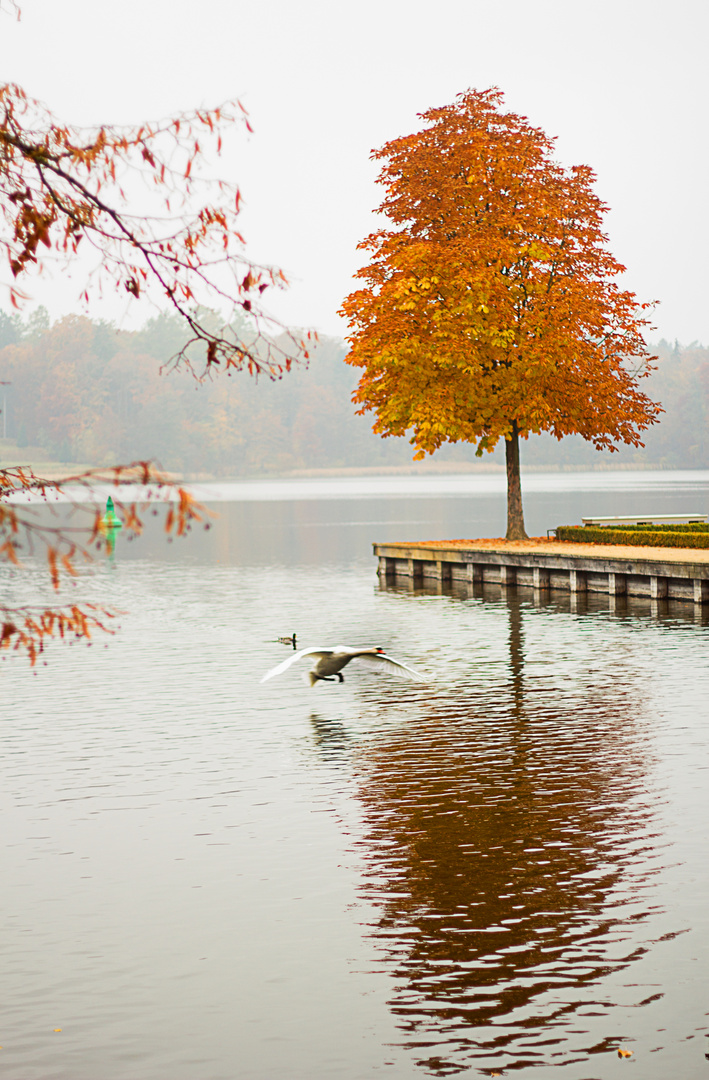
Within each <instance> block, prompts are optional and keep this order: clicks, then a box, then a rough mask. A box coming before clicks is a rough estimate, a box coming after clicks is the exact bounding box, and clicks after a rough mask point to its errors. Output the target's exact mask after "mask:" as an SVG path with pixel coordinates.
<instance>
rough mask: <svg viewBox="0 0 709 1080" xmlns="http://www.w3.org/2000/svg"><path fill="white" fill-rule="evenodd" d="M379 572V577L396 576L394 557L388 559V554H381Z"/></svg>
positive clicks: (388, 577)
mask: <svg viewBox="0 0 709 1080" xmlns="http://www.w3.org/2000/svg"><path fill="white" fill-rule="evenodd" d="M377 573H378V574H379V577H381V578H385V579H391V578H394V577H396V563H395V562H394V560H393V559H387V557H386V555H380V556H379V568H378V569H377Z"/></svg>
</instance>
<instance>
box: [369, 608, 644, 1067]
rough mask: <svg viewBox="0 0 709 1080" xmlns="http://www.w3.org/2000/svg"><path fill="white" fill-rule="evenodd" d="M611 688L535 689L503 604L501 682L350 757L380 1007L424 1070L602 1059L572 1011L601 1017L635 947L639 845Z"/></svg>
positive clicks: (615, 691)
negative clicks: (613, 977) (385, 989)
mask: <svg viewBox="0 0 709 1080" xmlns="http://www.w3.org/2000/svg"><path fill="white" fill-rule="evenodd" d="M622 675H623V672H622V669H621V672H620V675H619V674H616V679H615V681H614V682H613V683H612V684H609V683H608V682H606V683H604V684H603V685H598V686H594V685H591V686H590V687H589V686H584V687H583V688H578V687H577V686H576V685H575V684H573V682H571V681H570V682H569V683H568V684H566V685H564V683H563V682H562V683H561V688H560V687H559V685H556V686H555V687H554V688H553V689H552V688H551V686H550V684H549V683H547V686H546V691H547V692H541V693H539V692H533V691H535V690H536V691H540V690H541V691H544V690H545V687H544V683H543V681H541V684H540V680H537V684H536V685H535V686H533V687H532V686H525V650H524V638H523V625H522V617H521V612H520V609H519V606H518V604H517V602H516V599H511V600H510V634H509V678H508V682H507V685H506V686H505V685H504V683H503V684H500V683H498V684H497V685H496V686H495V687H494V688H493V689H487V690H486V691H485V693H486V697H485V698H484V699H482V700H475V699H474V698H472V697H470V698H467V697H463V696H462V694H461V693H460V691H459V689H457V690H456V693H455V694H450V693H449V694H448V696H441V697H439V698H438V699H436V698H431V699H430V701H429V707H428V715H427V717H426V719H425V721H423V723H422V724H421V726H420V727H419V728H418V729H417V730H408V731H406V732H403V733H402V732H401V731H398V732H397V734H396V736H394V737H393V741H392V739H387V741H386V744H382V745H381V746H380V747H379V748H377V747H370V748H369V749H368V751H367V754H366V756H364V757H363V759H362V774H361V776H360V781H361V790H360V795H361V798H362V801H363V803H364V806H365V812H366V818H367V823H368V826H369V833H368V835H367V837H366V839H365V840H364V841H363V848H364V858H365V862H366V863H367V865H368V874H367V885H366V891H367V894H368V896H369V898H370V899H371V900H372V901H373V902H374V903H375V905H376V906H377V907H379V908H380V910H381V918H380V919H379V921H378V924H377V926H376V928H375V930H374V934H375V936H376V937H377V938H378V939H379V941H380V944H381V947H382V948H383V950H384V951H385V954H386V957H387V970H388V971H389V973H392V972H393V973H394V976H395V979H396V991H395V994H394V997H393V999H392V1000H391V1002H390V1006H391V1008H392V1010H393V1012H394V1014H395V1015H396V1016H397V1017H398V1018H399V1022H400V1025H401V1028H402V1029H403V1031H404V1032H405V1033H406V1045H407V1046H408V1047H410V1048H412V1049H414V1050H415V1051H416V1052H417V1054H418V1058H419V1061H420V1064H421V1065H422V1066H424V1067H426V1068H427V1070H428V1071H429V1072H431V1073H433V1074H435V1075H445V1074H448V1073H456V1072H461V1071H464V1070H466V1069H469V1068H471V1066H474V1065H477V1066H478V1067H480V1068H484V1069H485V1068H486V1069H495V1068H498V1069H499V1068H501V1067H504V1068H506V1069H508V1068H521V1067H524V1066H526V1065H540V1064H542V1063H555V1064H562V1063H563V1064H568V1063H569V1062H570V1061H571V1060H574V1059H575V1057H574V1055H575V1054H578V1055H580V1057H582V1058H584V1059H585V1058H586V1057H587V1055H588V1053H589V1052H593V1051H596V1052H598V1051H600V1050H606V1049H608V1047H609V1043H608V1041H607V1040H604V1041H602V1042H597V1044H596V1045H595V1046H593V1045H589V1036H588V1029H587V1030H586V1032H584V1031H583V1020H582V1018H581V1016H580V1015H579V1012H578V1011H579V1009H580V1008H583V1009H584V1010H586V1011H587V1012H586V1014H587V1015H591V1014H592V1012H593V1011H595V1012H596V1013H597V1014H598V1013H604V1012H607V1010H608V1008H609V1003H608V1002H606V1001H604V1002H602V1003H599V1001H598V998H599V995H600V996H603V992H602V991H600V990H599V989H598V986H597V984H598V981H599V980H600V979H601V978H602V977H603V976H605V975H608V974H609V973H611V972H613V971H617V970H620V969H622V968H623V967H625V966H627V965H628V964H629V963H630V962H631V961H632V960H634V959H637V958H638V957H639V956H641V955H642V954H643V952H644V951H645V949H644V948H643V946H642V945H641V944H639V943H638V942H633V940H632V937H633V929H634V927H635V925H636V924H637V922H638V921H641V920H642V919H643V918H644V917H646V915H647V914H648V913H649V908H648V904H649V900H647V899H645V898H644V897H643V891H644V890H643V882H644V880H645V878H646V877H647V874H648V870H647V858H648V853H649V852H651V848H652V840H651V838H650V832H649V829H650V810H649V809H648V808H647V807H646V806H645V805H643V804H642V803H641V800H639V799H638V798H637V796H638V793H639V790H640V791H642V786H643V781H644V772H645V768H646V766H645V762H644V761H643V759H642V750H640V751H639V750H638V741H639V740H638V738H637V734H636V732H635V730H634V722H633V719H632V718H631V717H629V715H628V705H627V701H624V697H625V692H627V690H628V687H627V686H625V687H623V686H622V685H621V684H620V679H621V678H622ZM479 692H482V691H479ZM643 857H644V859H645V870H644V872H642V871H641V870H640V869H637V868H636V867H637V863H638V862H639V861H641V858H643ZM599 1005H600V1007H599ZM584 1034H585V1035H586V1040H585V1042H584ZM591 1041H592V1040H591Z"/></svg>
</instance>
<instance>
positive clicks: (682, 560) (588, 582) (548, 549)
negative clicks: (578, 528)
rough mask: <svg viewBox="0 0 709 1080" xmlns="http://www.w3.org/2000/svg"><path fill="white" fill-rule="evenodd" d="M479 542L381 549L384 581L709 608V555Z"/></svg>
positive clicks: (376, 548)
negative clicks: (523, 589)
mask: <svg viewBox="0 0 709 1080" xmlns="http://www.w3.org/2000/svg"><path fill="white" fill-rule="evenodd" d="M561 547H562V545H561V544H559V543H551V544H549V543H544V541H540V542H539V543H538V544H535V542H534V541H530V542H528V543H524V542H514V543H511V544H509V545H508V544H506V543H504V542H500V543H498V544H497V545H493V546H490V543H489V542H487V543H484V542H481V543H480V545H479V546H477V545H476V543H475V541H455V542H450V543H449V544H446V543H445V542H442V541H431V542H430V543H427V542H425V541H423V542H422V541H417V542H415V543H399V542H396V543H386V544H379V543H375V544H373V548H374V554H375V556H376V557H377V558H378V559H379V567H378V571H377V572H378V574H379V576H380V577H383V578H385V579H394V578H396V577H399V576H402V577H409V578H411V579H413V581H414V582H415V581H416V579H417V578H418V579H420V580H421V581H422V582H423V580H424V579H433V580H438V581H440V582H442V583H445V582H453V581H466V582H470V583H474V582H480V583H482V582H494V583H496V584H498V585H502V586H506V587H510V586H511V587H516V586H521V587H527V588H532V589H539V590H542V589H564V590H567V591H569V592H571V593H587V592H596V593H606V594H608V595H610V596H644V597H648V598H650V599H652V600H659V599H664V598H667V599H675V600H685V601H688V602H690V603H694V604H709V552H708V551H707V550H705V549H704V550H702V549H699V550H693V549H689V548H681V549H678V548H673V549H666V550H665V549H662V548H651V549H649V548H632V547H627V548H623V549H620V550H619V548H618V547H617V546H614V547H613V548H612V551H609V550H608V548H606V549H605V550H603V548H604V545H598V546H597V550H590V549H593V548H594V545H589V544H564V545H563V550H561V551H560V550H559V548H561Z"/></svg>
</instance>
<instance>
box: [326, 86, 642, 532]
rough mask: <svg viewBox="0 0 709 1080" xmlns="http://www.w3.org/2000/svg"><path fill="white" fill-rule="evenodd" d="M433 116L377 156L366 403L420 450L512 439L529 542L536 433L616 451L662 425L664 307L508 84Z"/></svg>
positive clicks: (355, 323) (363, 358)
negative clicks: (522, 474) (656, 304)
mask: <svg viewBox="0 0 709 1080" xmlns="http://www.w3.org/2000/svg"><path fill="white" fill-rule="evenodd" d="M422 119H423V120H424V121H425V126H424V127H423V129H422V130H421V131H418V132H416V133H414V134H413V135H409V136H406V137H404V138H400V139H395V140H393V141H392V142H389V143H387V144H386V145H385V146H384V147H382V148H381V149H380V150H377V151H375V152H374V153H373V155H372V156H373V157H374V159H375V160H378V161H382V162H384V164H383V167H382V172H381V174H380V177H379V182H380V183H381V184H383V185H384V188H385V191H386V194H385V198H384V202H383V203H382V205H381V206H380V207H379V211H380V213H382V214H384V215H386V216H387V217H388V218H389V221H390V223H391V227H390V228H388V229H381V230H379V231H378V232H375V233H373V234H372V235H370V236H368V237H367V238H366V239H365V240H364V241H362V243H361V244H360V248H361V249H363V250H365V251H367V252H369V253H370V255H371V262H370V264H369V265H368V266H366V267H365V268H363V269H362V270H360V271H359V273H358V275H357V276H358V277H359V278H360V279H362V280H363V282H364V283H365V287H364V288H362V289H360V290H358V291H357V292H354V293H352V295H350V296H349V297H348V298H347V299H346V300H345V302H344V304H343V308H342V313H343V314H344V315H345V316H346V317H347V319H348V320H349V324H350V336H349V339H348V340H349V342H350V345H351V352H350V354H349V356H348V358H347V359H348V362H349V363H350V364H353V365H355V366H358V367H361V368H363V369H364V370H363V374H362V377H361V379H360V382H359V386H358V389H357V391H356V392H355V395H354V400H355V402H357V403H358V404H359V405H360V406H361V409H360V412H365V411H366V410H368V409H371V410H374V411H375V412H376V415H377V420H376V422H375V425H374V430H375V431H376V432H378V433H379V434H381V435H383V436H387V435H403V434H405V433H407V432H409V433H410V435H411V442H412V443H413V445H414V446H415V447H416V451H417V452H416V455H415V457H416V458H422V457H424V456H425V454H426V453H433V452H434V451H435V450H436V449H438V447H440V446H441V445H442V444H443V443H445V442H457V441H466V442H471V443H474V444H477V448H478V453H482V452H483V451H485V450H492V449H493V447H494V446H495V444H496V443H497V442H498V441H499V440H500V439H504V440H505V442H506V446H507V449H508V481H509V485H511V486H512V487H514V485H515V484H516V485H517V496H518V500H519V505H518V507H517V508H514V507H512V506H511V504H510V502H509V501H508V509H509V510H510V511H513V510H515V513H514V514H512V516H514V517H516V520H515V521H513V522H512V524H511V527H509V528H508V537H509V538H512V537H513V536H523V535H524V526H523V521H522V518H521V495H520V494H519V458H518V454H517V455H516V448H517V436H518V435H521V436H522V437H523V438H524V437H526V436H527V435H529V434H530V433H539V432H542V431H548V432H551V433H552V434H553V435H555V436H556V437H557V438H559V439H561V438H562V437H563V436H565V435H569V434H572V433H577V434H580V435H582V436H583V437H584V438H585V439H587V440H589V441H590V442H592V443H593V445H594V446H595V447H596V448H597V449H610V450H613V449H614V443H615V442H618V441H621V442H625V443H630V444H633V445H635V446H637V445H642V444H641V443H640V437H639V432H640V431H642V430H643V429H644V428H646V427H647V426H648V425H649V424H652V423H654V422H655V421H656V418H657V415H658V413H659V412H660V411H661V410H660V408H659V406H658V405H656V404H655V403H654V402H652V401H651V400H650V399H649V398H648V397H647V396H646V395H644V394H642V393H641V392H640V390H639V389H638V380H639V379H641V378H643V377H645V376H646V375H647V374H648V373H649V371H650V370H651V367H650V361H651V360H652V359H654V358H653V357H649V356H648V354H647V349H646V346H645V341H644V338H643V331H644V329H645V327H646V326H647V325H648V322H647V319H646V318H645V317H644V314H643V313H644V312H645V311H646V310H647V308H648V307H649V306H650V305H647V304H640V303H638V301H637V299H636V297H635V295H634V294H633V293H630V292H627V291H624V290H622V289H621V288H620V287H619V285H618V283H617V278H618V276H619V275H620V274H621V273H622V272H623V270H624V267H623V266H621V264H620V263H619V262H618V261H617V260H616V259H615V258H614V257H613V256H612V255H611V254H610V252H609V251H608V250H607V246H606V241H607V238H606V236H605V235H604V233H603V231H602V219H603V215H604V213H605V211H606V209H607V207H606V206H604V204H603V203H602V202H601V201H600V199H599V198H598V197H597V195H596V194H595V193H594V191H593V187H592V185H593V181H594V174H593V172H592V170H591V169H590V168H588V167H587V166H574V167H573V168H571V169H565V168H563V167H562V166H561V165H559V164H558V163H556V162H555V161H554V159H553V142H552V140H550V139H549V138H548V137H547V136H546V135H545V134H544V133H543V132H542V131H541V130H539V129H538V128H534V127H532V126H531V125H530V124H529V122H528V121H527V120H526V119H525V118H524V117H522V116H517V115H515V114H514V113H506V112H503V111H502V94H501V93H500V92H499V91H497V90H487V91H484V92H478V91H468V92H467V93H465V94H461V95H459V97H458V98H457V99H456V101H455V103H454V104H452V105H450V106H447V107H445V108H436V109H430V110H429V111H428V112H425V113H423V114H422ZM515 455H516V462H515V460H514V459H515ZM515 472H516V475H515ZM509 485H508V496H514V494H515V493H514V491H511V490H510V486H509Z"/></svg>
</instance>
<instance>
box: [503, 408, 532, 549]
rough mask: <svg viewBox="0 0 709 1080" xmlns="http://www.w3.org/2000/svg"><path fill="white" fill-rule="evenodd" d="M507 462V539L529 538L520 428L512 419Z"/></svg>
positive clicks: (506, 450)
mask: <svg viewBox="0 0 709 1080" xmlns="http://www.w3.org/2000/svg"><path fill="white" fill-rule="evenodd" d="M505 460H506V462H507V537H506V539H507V540H527V539H528V537H527V533H526V532H525V530H524V510H523V509H522V481H521V479H520V473H519V428H518V427H517V421H516V420H513V421H512V434H511V435H510V437H509V439H505Z"/></svg>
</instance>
